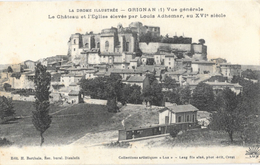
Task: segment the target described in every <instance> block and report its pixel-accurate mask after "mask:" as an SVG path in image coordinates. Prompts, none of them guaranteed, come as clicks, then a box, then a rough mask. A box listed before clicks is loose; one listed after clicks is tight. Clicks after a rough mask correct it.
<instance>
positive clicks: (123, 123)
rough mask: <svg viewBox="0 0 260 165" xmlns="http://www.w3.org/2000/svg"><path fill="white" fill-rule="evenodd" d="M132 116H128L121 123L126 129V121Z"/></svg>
mask: <svg viewBox="0 0 260 165" xmlns="http://www.w3.org/2000/svg"><path fill="white" fill-rule="evenodd" d="M131 116H132V115H131V114H130V115H128V116H127V117H126V118H125V119H124V120H122V121H121V123H122V125H123V127H124V128H125V120H126V119H127V118H129V117H131Z"/></svg>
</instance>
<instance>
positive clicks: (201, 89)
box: [191, 82, 214, 111]
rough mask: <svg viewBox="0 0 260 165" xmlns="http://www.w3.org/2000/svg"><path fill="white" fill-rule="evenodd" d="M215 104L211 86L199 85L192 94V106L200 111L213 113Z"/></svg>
mask: <svg viewBox="0 0 260 165" xmlns="http://www.w3.org/2000/svg"><path fill="white" fill-rule="evenodd" d="M213 103H214V93H213V89H212V87H211V86H210V85H208V84H205V83H202V82H201V83H199V84H198V85H197V87H196V88H195V89H194V91H193V93H192V100H191V104H192V105H194V106H195V107H197V108H198V109H199V110H200V111H211V110H212V105H213Z"/></svg>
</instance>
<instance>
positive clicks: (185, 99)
mask: <svg viewBox="0 0 260 165" xmlns="http://www.w3.org/2000/svg"><path fill="white" fill-rule="evenodd" d="M190 99H191V90H190V86H186V87H184V88H182V89H181V90H180V103H181V104H182V105H183V104H188V103H190Z"/></svg>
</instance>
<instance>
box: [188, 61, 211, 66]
mask: <svg viewBox="0 0 260 165" xmlns="http://www.w3.org/2000/svg"><path fill="white" fill-rule="evenodd" d="M192 64H212V65H213V64H215V62H212V61H192Z"/></svg>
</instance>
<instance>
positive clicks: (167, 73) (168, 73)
mask: <svg viewBox="0 0 260 165" xmlns="http://www.w3.org/2000/svg"><path fill="white" fill-rule="evenodd" d="M185 72H186V70H177V71H174V72H165V74H166V75H178V74H184V73H185Z"/></svg>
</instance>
